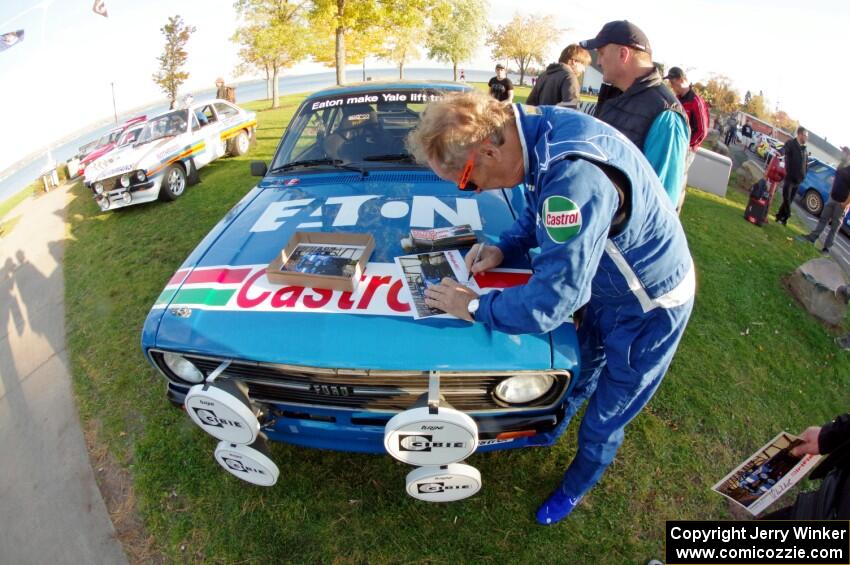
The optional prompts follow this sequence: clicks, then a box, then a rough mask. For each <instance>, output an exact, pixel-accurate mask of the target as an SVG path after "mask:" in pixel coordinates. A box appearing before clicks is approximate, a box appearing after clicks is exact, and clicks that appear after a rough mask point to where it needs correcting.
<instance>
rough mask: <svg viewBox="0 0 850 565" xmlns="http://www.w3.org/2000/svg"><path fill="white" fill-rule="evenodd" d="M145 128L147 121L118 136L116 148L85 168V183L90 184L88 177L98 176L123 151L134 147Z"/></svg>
mask: <svg viewBox="0 0 850 565" xmlns="http://www.w3.org/2000/svg"><path fill="white" fill-rule="evenodd" d="M144 129H145V122H142V123H140V124H137V125H134V126H131V127H129V128H127V130H126V131H125V132H124V133H122V134H121V137H119V138H118V142H117V143H116V144H115V149H113V150H112V151H110V152H109V153H107V154H105V155H103V156H102V157H100V158H98V159H95V160H94V161H92V162H91V163H89V165H88V166H87V167H86V168H85V169H84V170H83V182H84V183H85V185H86V186H90V185H91V182H89V180H88V179H93V178H98V177H99V175H100V173H101V172H103V171H105V170H106V169H108V168H111V167H112V166H113V164H114V163H115V162H116V161H117V160H118V159H120V158H121V153H122V152H123V151H124V150H126V149H132V147H133V145H135V144H136V143H137V142H138V141H139V136H140V135H141V134H142V130H144Z"/></svg>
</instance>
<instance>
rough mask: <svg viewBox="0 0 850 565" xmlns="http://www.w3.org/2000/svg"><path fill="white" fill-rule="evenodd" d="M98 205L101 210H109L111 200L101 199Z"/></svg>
mask: <svg viewBox="0 0 850 565" xmlns="http://www.w3.org/2000/svg"><path fill="white" fill-rule="evenodd" d="M98 204H100V209H101V210H103V211H106V210H109V198H107V197H106V196H104V197H103V198H101V199H100V201H99V202H98Z"/></svg>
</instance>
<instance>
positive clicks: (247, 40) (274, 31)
mask: <svg viewBox="0 0 850 565" xmlns="http://www.w3.org/2000/svg"><path fill="white" fill-rule="evenodd" d="M234 8H235V9H236V13H237V14H238V15H239V17H240V18H242V19H243V20H244V21H245V25H243V26H240V27H238V28H237V29H236V32H235V33H234V34H233V37H231V41H233V42H234V43H236V44H237V45H238V46H239V57H240V59H241V60H242V63H240V65H239V66H238V67H237V72H238V73H239V74H243V73H244V72H246V71H247V70H249V69H259V70H262V71H263V72H264V73H265V75H266V92H267V94H268V97H269V98H271V100H272V108H278V107H279V106H280V101H279V97H280V96H279V84H278V83H279V77H280V71H281V70H282V69H286V68H289V67H292V66H294V65H296V64H297V63H299V62H300V61H303V60H304V59H306V58H307V56H308V55H309V53H310V47H311V42H310V41H309V38H310V37H311V35H310V33H309V30H308V29H307V25H306V23H305V20H304V2H288V1H287V0H237V2H236V3H235V4H234Z"/></svg>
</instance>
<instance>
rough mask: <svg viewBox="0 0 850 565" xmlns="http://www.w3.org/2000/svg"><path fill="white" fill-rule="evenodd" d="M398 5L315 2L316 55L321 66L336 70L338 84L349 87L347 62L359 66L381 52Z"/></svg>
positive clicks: (375, 0)
mask: <svg viewBox="0 0 850 565" xmlns="http://www.w3.org/2000/svg"><path fill="white" fill-rule="evenodd" d="M398 4H399V5H400V2H399V3H398ZM395 5H396V2H390V1H386V2H381V0H313V3H312V7H311V9H310V14H309V19H310V33H311V35H313V37H314V41H313V46H312V54H313V57H314V58H315V59H316V60H317V61H319V62H320V63H325V64H327V65H328V66H334V67H336V83H337V84H345V65H346V63H347V62H352V63H357V62H360V61H362V60H363V59H364V58H365V57H366V56H367V55H368V54H369V53H376V54H377V53H378V52H379V51H380V48H381V45H382V43H383V40H384V31H383V30H384V27H383V26H384V21H385V20H386V14H387V9H389V7H390V6H395ZM331 46H332V47H331Z"/></svg>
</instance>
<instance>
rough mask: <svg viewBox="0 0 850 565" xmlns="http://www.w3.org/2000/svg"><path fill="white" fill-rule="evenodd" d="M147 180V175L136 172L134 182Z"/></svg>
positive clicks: (142, 172) (140, 171)
mask: <svg viewBox="0 0 850 565" xmlns="http://www.w3.org/2000/svg"><path fill="white" fill-rule="evenodd" d="M147 178H148V177H147V175H145V172H144V171H142V170H139V171H136V180H137V181H139V182H145V179H147Z"/></svg>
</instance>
